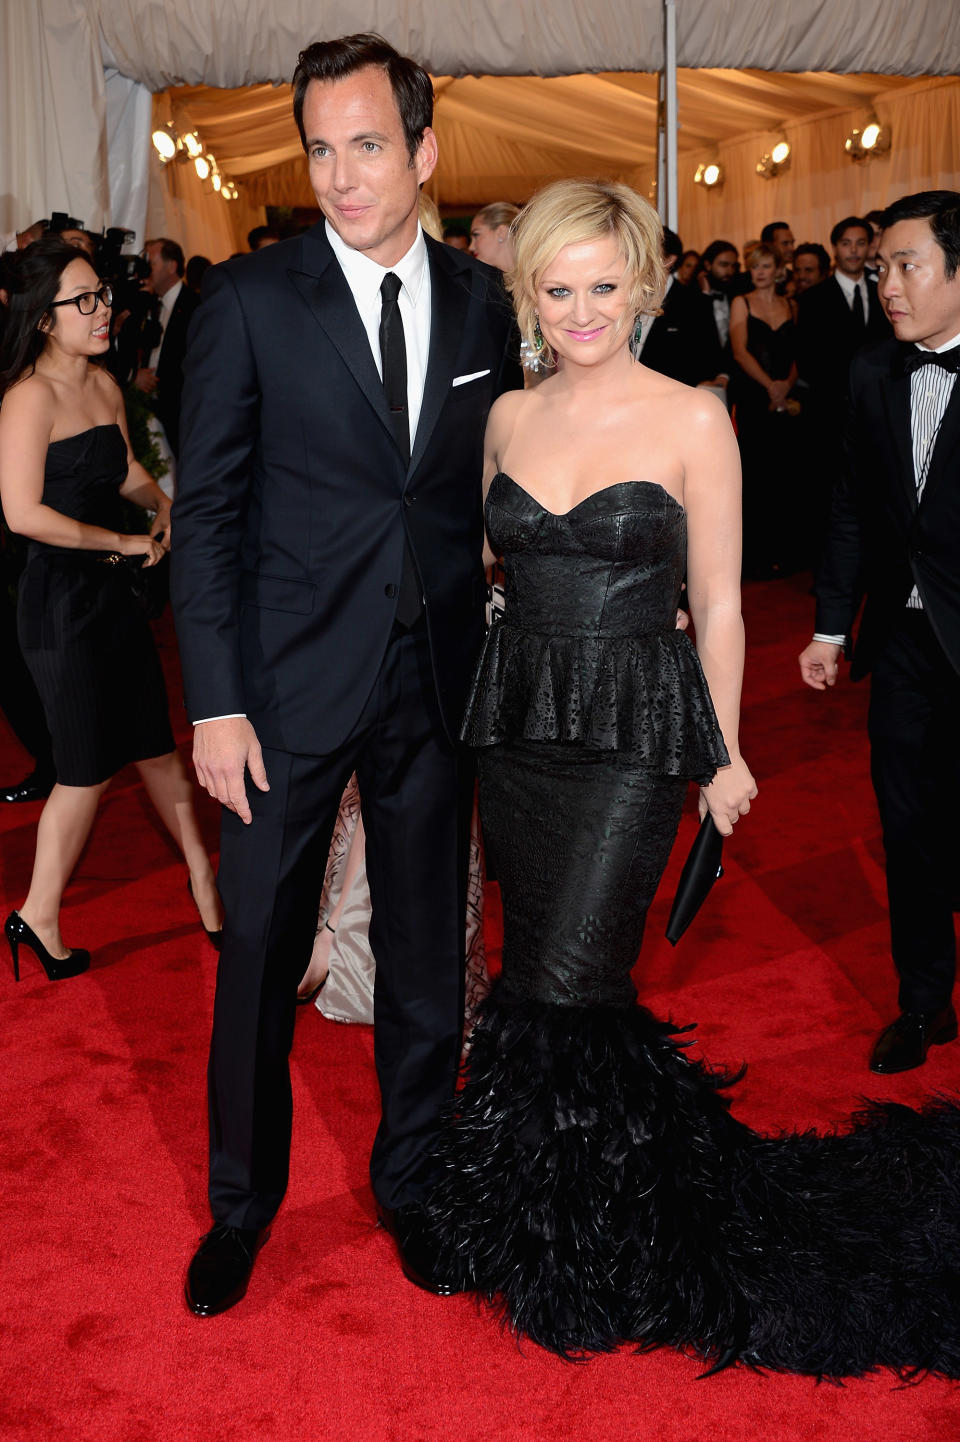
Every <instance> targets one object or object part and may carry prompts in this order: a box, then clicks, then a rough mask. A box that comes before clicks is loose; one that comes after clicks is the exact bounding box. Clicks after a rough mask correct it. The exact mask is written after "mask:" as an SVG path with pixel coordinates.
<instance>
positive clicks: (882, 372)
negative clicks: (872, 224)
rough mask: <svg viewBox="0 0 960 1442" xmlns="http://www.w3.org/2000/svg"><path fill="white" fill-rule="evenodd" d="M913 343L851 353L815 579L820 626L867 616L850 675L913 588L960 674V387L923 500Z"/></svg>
mask: <svg viewBox="0 0 960 1442" xmlns="http://www.w3.org/2000/svg"><path fill="white" fill-rule="evenodd" d="M912 349H913V347H912V346H905V345H902V344H901V343H900V342H898V341H896V340H890V341H886V342H884V343H883V344H881V345H880V346H878V347H876V348H874V349H873V350H869V351H862V352H861V353H860V354H859V355H858V356H857V357H856V359H855V360H854V362H853V366H852V368H851V373H850V417H849V425H848V429H847V436H846V442H845V465H844V474H843V476H842V478H841V480H840V481H839V482H838V485H837V487H836V489H835V491H834V499H833V512H832V515H831V521H830V530H829V534H828V538H827V546H826V551H825V554H824V559H823V565H822V569H821V572H820V576H819V578H818V581H817V627H816V628H817V630H818V631H822V632H825V633H826V634H827V635H837V636H839V635H849V634H850V631H851V628H852V626H853V621H854V617H855V615H856V612H857V609H858V606H859V602H860V599H861V598H862V597H864V596H865V603H864V609H863V617H862V620H861V623H860V628H859V634H858V637H857V644H856V647H855V649H854V653H853V665H852V668H851V675H852V676H853V677H854V679H858V678H859V677H861V676H863V675H864V674H865V673H866V672H867V671H869V670H870V668H871V666H872V665H873V661H874V659H875V657H876V656H877V654H878V653H879V651H880V650H881V648H882V647H883V645H884V642H885V641H886V639H887V637H888V636H889V634H890V631H891V629H892V627H893V625H894V624H895V622H896V621H897V620H898V619H900V617H901V616H902V614H903V608H904V606H905V605H906V602H907V598H908V596H909V595H910V592H911V591H912V589H913V587H914V585H916V587H917V589H918V591H919V593H920V598H921V600H922V602H923V606H924V610H925V611H926V613H927V616H928V618H929V621H930V624H931V626H932V628H933V631H934V633H935V635H936V637H937V639H938V641H939V642H940V645H941V646H942V647H943V650H944V652H945V654H946V656H947V658H948V659H949V661H950V663H951V665H952V666H953V667H954V668H955V670H957V671H958V672H960V384H957V383H955V384H954V389H953V394H952V396H951V397H950V403H949V405H948V407H947V410H946V414H945V415H944V418H943V422H942V424H941V426H940V431H939V434H938V436H937V439H936V444H935V446H934V450H933V454H932V456H931V460H930V467H929V470H928V472H927V480H926V484H925V485H924V488H923V496H922V499H921V501H920V504H919V505H918V504H917V489H916V482H915V479H914V468H913V450H912V440H911V423H910V377H909V376H907V375H904V374H903V359H904V356H905V355H906V354H908V353H909V352H910V351H911V350H912Z"/></svg>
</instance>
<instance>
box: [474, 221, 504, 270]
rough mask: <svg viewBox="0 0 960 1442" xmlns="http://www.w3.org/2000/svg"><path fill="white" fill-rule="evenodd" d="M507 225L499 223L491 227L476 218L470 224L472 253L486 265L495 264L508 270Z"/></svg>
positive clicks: (498, 268) (500, 268)
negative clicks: (506, 254)
mask: <svg viewBox="0 0 960 1442" xmlns="http://www.w3.org/2000/svg"><path fill="white" fill-rule="evenodd" d="M507 233H508V232H507V227H506V226H505V225H498V226H496V227H495V228H494V229H491V227H490V226H489V225H485V224H484V223H483V221H482V220H474V222H473V224H472V225H471V226H470V254H471V255H473V256H475V257H476V258H477V260H482V261H483V263H484V264H485V265H495V266H496V268H497V270H507V269H509V266H508V264H507V259H506V256H505V251H506V250H507Z"/></svg>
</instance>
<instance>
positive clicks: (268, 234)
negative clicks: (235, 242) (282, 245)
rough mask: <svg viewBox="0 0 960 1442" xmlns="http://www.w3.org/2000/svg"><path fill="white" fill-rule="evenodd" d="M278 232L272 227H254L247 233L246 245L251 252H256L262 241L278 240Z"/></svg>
mask: <svg viewBox="0 0 960 1442" xmlns="http://www.w3.org/2000/svg"><path fill="white" fill-rule="evenodd" d="M279 239H280V232H279V230H277V228H276V227H275V226H273V225H255V226H254V227H253V229H252V230H248V231H247V245H248V246H249V247H250V249H251V250H256V249H257V247H258V246H261V245H262V244H263V242H264V240H279Z"/></svg>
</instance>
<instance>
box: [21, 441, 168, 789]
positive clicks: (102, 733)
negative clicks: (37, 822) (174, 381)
mask: <svg viewBox="0 0 960 1442" xmlns="http://www.w3.org/2000/svg"><path fill="white" fill-rule="evenodd" d="M126 474H127V446H126V442H125V440H124V438H123V433H122V431H121V430H120V427H119V426H117V425H109V426H93V427H92V428H91V429H90V430H87V431H81V432H79V434H77V435H75V436H67V437H65V438H64V439H63V440H59V441H53V442H52V443H51V445H50V446H49V448H48V450H47V461H46V468H45V470H44V478H43V501H44V504H45V505H48V506H51V507H52V508H53V509H54V510H55V511H60V512H61V514H62V515H65V516H71V517H73V518H74V519H75V520H78V521H84V522H86V523H87V524H88V525H95V526H105V527H106V528H107V529H110V530H118V529H123V523H122V519H121V517H120V515H119V504H118V491H119V488H120V486H122V485H123V482H124V480H125V479H126ZM133 581H134V572H132V571H131V569H130V566H129V565H128V564H127V563H125V562H124V561H122V560H119V559H118V558H117V557H115V556H110V555H108V554H107V553H106V552H103V551H79V550H67V549H61V548H60V547H57V546H47V545H44V544H43V543H41V542H39V541H31V543H30V546H29V549H28V552H27V564H26V567H25V569H24V572H23V576H22V577H21V580H20V593H19V600H18V606H17V629H18V634H19V639H20V646H21V649H22V651H23V656H24V660H25V661H26V663H27V666H28V668H29V670H30V674H31V675H32V677H33V679H34V682H35V684H36V687H37V690H38V692H39V693H40V699H41V701H42V702H43V709H44V712H45V714H46V718H47V725H48V726H49V728H50V735H51V737H52V739H53V758H54V763H55V765H56V768H57V780H58V781H60V782H61V783H62V784H63V785H65V786H94V785H97V784H98V783H99V782H101V781H106V780H107V779H108V778H109V777H111V776H113V775H114V774H115V772H117V771H119V770H120V768H121V766H124V765H126V763H127V762H128V761H144V760H146V759H147V758H149V757H151V756H164V755H166V754H167V752H169V751H172V750H173V747H174V741H173V734H172V732H171V730H170V719H169V713H168V709H167V693H166V688H165V686H164V681H163V672H162V670H161V667H160V661H159V658H158V656H157V652H156V647H155V645H154V642H153V636H152V634H151V632H150V627H149V624H148V622H147V618H146V613H145V611H144V608H143V605H142V604H141V602H140V601H139V600H138V598H137V595H136V593H135V589H134V584H133Z"/></svg>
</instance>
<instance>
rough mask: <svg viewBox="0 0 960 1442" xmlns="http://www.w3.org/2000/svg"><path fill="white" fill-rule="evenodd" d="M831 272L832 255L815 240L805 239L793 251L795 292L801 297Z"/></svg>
mask: <svg viewBox="0 0 960 1442" xmlns="http://www.w3.org/2000/svg"><path fill="white" fill-rule="evenodd" d="M829 274H830V257H829V255H827V252H826V251H825V250H824V248H823V246H822V245H818V244H817V242H816V241H814V240H807V241H804V243H803V245H798V246H797V248H796V250H795V251H794V252H793V293H794V295H795V296H797V297H800V296H801V295H803V293H804V291H805V290H810V289H812V287H813V286H815V285H820V284H821V282H823V281H825V280H826V278H827V276H828V275H829Z"/></svg>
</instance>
